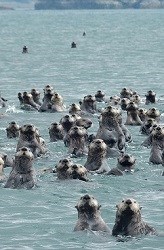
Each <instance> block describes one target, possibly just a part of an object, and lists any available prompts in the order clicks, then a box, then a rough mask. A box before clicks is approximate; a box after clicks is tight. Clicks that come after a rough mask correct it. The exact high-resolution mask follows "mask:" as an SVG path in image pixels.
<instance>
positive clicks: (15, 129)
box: [6, 121, 20, 138]
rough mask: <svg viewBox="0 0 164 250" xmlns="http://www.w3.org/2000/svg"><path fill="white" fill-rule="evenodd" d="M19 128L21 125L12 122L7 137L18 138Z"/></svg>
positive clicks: (7, 129)
mask: <svg viewBox="0 0 164 250" xmlns="http://www.w3.org/2000/svg"><path fill="white" fill-rule="evenodd" d="M19 128H20V127H19V125H18V124H17V123H16V122H15V121H12V122H10V123H9V125H8V127H7V128H6V132H7V137H8V138H14V137H18V135H19Z"/></svg>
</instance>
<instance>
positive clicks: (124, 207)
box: [116, 198, 141, 215]
mask: <svg viewBox="0 0 164 250" xmlns="http://www.w3.org/2000/svg"><path fill="white" fill-rule="evenodd" d="M116 207H117V213H118V215H122V214H124V213H127V214H137V213H140V210H141V207H140V206H139V204H138V202H137V201H136V200H134V199H132V198H128V199H125V200H122V202H120V203H119V204H118V205H116Z"/></svg>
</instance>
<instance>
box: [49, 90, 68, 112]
mask: <svg viewBox="0 0 164 250" xmlns="http://www.w3.org/2000/svg"><path fill="white" fill-rule="evenodd" d="M65 109H66V107H65V105H64V103H63V97H62V96H61V95H59V94H58V93H54V94H53V96H52V97H51V112H62V111H64V110H65Z"/></svg>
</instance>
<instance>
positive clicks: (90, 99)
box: [79, 95, 96, 113]
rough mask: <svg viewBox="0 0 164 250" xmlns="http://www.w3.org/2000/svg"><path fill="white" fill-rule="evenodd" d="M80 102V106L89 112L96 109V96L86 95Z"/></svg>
mask: <svg viewBox="0 0 164 250" xmlns="http://www.w3.org/2000/svg"><path fill="white" fill-rule="evenodd" d="M79 103H80V108H81V109H82V110H85V111H87V112H89V113H94V112H95V111H96V98H95V97H94V96H92V95H87V96H85V97H84V98H83V101H82V102H79Z"/></svg>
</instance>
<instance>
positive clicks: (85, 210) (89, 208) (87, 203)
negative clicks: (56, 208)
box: [75, 194, 101, 219]
mask: <svg viewBox="0 0 164 250" xmlns="http://www.w3.org/2000/svg"><path fill="white" fill-rule="evenodd" d="M75 207H76V209H77V210H78V212H79V213H81V214H84V215H85V217H87V219H91V218H93V216H94V214H95V213H96V212H97V211H98V210H99V209H100V207H101V205H99V203H98V201H97V200H96V199H95V198H94V197H93V196H90V195H88V194H86V195H84V196H82V197H81V198H80V200H79V202H78V203H77V205H76V206H75Z"/></svg>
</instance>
